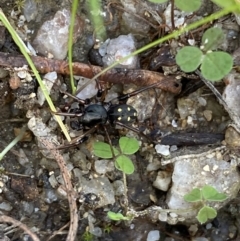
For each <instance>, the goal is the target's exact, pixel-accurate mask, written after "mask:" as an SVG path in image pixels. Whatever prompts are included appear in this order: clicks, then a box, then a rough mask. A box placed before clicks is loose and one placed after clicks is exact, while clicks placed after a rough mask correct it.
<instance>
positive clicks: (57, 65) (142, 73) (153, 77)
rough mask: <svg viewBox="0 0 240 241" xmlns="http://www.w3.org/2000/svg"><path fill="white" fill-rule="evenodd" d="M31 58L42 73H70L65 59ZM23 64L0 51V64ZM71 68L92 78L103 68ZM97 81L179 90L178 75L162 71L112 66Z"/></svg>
mask: <svg viewBox="0 0 240 241" xmlns="http://www.w3.org/2000/svg"><path fill="white" fill-rule="evenodd" d="M31 58H32V61H33V63H34V65H35V66H36V68H37V70H38V71H39V72H40V73H42V74H44V73H49V72H52V71H56V72H57V73H58V74H65V75H69V74H70V70H69V66H68V62H67V61H64V60H55V59H47V58H44V57H39V56H37V57H36V56H32V57H31ZM23 65H27V61H26V60H25V58H24V56H22V55H12V54H8V53H2V52H0V66H4V67H8V68H14V67H22V66H23ZM72 68H73V74H74V75H81V76H83V77H86V78H89V79H91V78H93V77H94V76H95V75H96V74H98V73H100V72H101V71H102V70H103V69H102V68H101V67H99V66H94V65H91V66H90V65H87V64H83V63H79V62H75V63H73V66H72ZM99 81H101V82H103V83H106V82H110V83H120V84H130V83H133V84H135V85H137V86H141V87H142V86H149V85H152V84H154V83H159V84H158V85H157V86H156V88H160V89H162V90H164V91H169V92H171V93H173V94H178V93H179V92H180V91H181V83H180V80H179V77H178V76H176V75H172V76H165V75H164V74H162V73H158V72H153V71H148V70H141V69H120V68H113V69H111V70H108V71H107V72H106V73H104V74H102V75H101V76H100V77H99Z"/></svg>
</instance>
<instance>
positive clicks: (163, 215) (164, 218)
mask: <svg viewBox="0 0 240 241" xmlns="http://www.w3.org/2000/svg"><path fill="white" fill-rule="evenodd" d="M158 219H159V220H160V221H162V222H166V221H167V219H168V214H167V212H160V213H159V215H158Z"/></svg>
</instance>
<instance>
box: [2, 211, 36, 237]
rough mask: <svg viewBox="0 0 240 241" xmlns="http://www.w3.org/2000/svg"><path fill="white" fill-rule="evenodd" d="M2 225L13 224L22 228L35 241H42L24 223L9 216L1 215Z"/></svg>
mask: <svg viewBox="0 0 240 241" xmlns="http://www.w3.org/2000/svg"><path fill="white" fill-rule="evenodd" d="M0 223H12V224H13V225H16V226H18V227H19V228H21V229H22V230H23V231H24V232H25V233H27V234H28V235H29V236H30V237H31V238H32V240H33V241H40V239H39V238H38V237H37V235H36V234H35V233H33V232H32V231H31V230H30V229H29V228H28V227H27V226H26V225H25V224H23V223H22V222H20V221H18V220H16V219H14V218H11V217H9V216H6V215H1V216H0Z"/></svg>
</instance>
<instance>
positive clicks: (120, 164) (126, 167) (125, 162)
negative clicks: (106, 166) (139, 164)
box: [115, 155, 134, 174]
mask: <svg viewBox="0 0 240 241" xmlns="http://www.w3.org/2000/svg"><path fill="white" fill-rule="evenodd" d="M115 167H116V168H117V169H118V170H120V171H122V172H124V173H125V174H132V173H133V172H134V165H133V163H132V161H131V159H129V158H128V157H127V156H125V155H120V156H118V157H117V158H116V161H115Z"/></svg>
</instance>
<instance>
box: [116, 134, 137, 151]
mask: <svg viewBox="0 0 240 241" xmlns="http://www.w3.org/2000/svg"><path fill="white" fill-rule="evenodd" d="M119 146H120V149H121V151H122V153H123V154H126V155H131V154H134V153H135V152H137V151H138V149H139V143H138V141H137V140H136V139H135V138H128V137H121V138H120V140H119Z"/></svg>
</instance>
